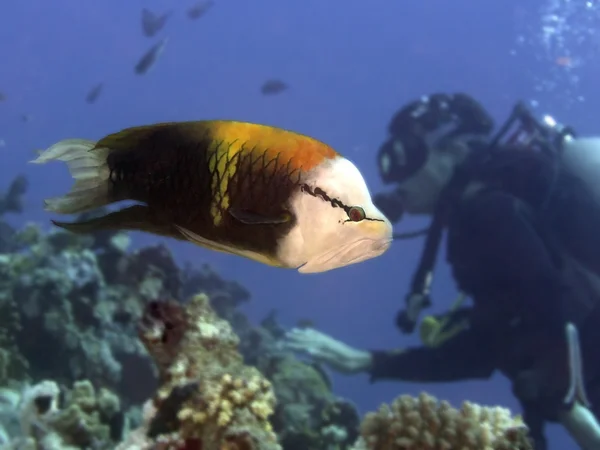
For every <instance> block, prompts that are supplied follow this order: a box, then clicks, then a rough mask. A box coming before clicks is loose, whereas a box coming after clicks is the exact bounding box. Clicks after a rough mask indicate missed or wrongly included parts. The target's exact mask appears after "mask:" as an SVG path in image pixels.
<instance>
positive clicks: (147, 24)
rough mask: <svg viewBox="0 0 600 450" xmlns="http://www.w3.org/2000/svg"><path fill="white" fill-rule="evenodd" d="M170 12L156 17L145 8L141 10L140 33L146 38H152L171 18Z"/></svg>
mask: <svg viewBox="0 0 600 450" xmlns="http://www.w3.org/2000/svg"><path fill="white" fill-rule="evenodd" d="M171 14H172V13H171V11H168V12H166V13H164V14H161V15H157V14H155V13H153V12H152V11H150V10H149V9H147V8H144V9H142V31H143V32H144V35H146V36H148V37H154V36H155V35H156V33H158V32H159V31H160V30H162V29H163V28H164V26H165V24H166V23H167V20H169V17H171Z"/></svg>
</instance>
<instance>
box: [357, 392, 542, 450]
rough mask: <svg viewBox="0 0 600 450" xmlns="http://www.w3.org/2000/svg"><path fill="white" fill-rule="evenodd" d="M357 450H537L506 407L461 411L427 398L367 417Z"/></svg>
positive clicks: (410, 400) (404, 400)
mask: <svg viewBox="0 0 600 450" xmlns="http://www.w3.org/2000/svg"><path fill="white" fill-rule="evenodd" d="M361 436H362V437H361V438H360V439H359V441H358V442H357V443H356V445H355V446H354V448H353V450H453V449H461V450H531V449H532V448H533V447H532V446H531V443H530V442H529V439H528V438H527V429H526V427H525V426H524V425H523V423H522V421H521V420H518V419H513V418H512V417H511V414H510V411H509V410H507V409H505V408H500V407H496V408H488V407H482V406H478V405H475V404H472V403H468V402H465V403H464V404H463V406H462V407H461V409H460V410H457V409H454V408H452V407H451V406H450V404H449V403H447V402H443V401H442V402H439V401H438V400H437V399H435V398H434V397H432V396H429V395H427V394H425V393H422V394H421V395H420V396H419V397H418V398H413V397H410V396H401V397H399V398H398V399H396V400H395V401H394V402H393V403H392V405H391V406H388V405H383V406H382V407H381V408H380V409H379V411H378V412H375V413H369V414H367V415H366V416H365V419H364V420H363V423H362V425H361Z"/></svg>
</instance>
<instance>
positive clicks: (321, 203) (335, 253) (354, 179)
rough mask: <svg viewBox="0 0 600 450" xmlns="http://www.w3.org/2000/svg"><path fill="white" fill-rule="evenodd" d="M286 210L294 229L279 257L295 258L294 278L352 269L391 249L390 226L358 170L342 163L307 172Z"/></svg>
mask: <svg viewBox="0 0 600 450" xmlns="http://www.w3.org/2000/svg"><path fill="white" fill-rule="evenodd" d="M290 205H291V209H292V211H293V213H294V216H295V218H296V225H295V227H294V228H293V229H292V230H291V232H290V234H289V235H288V236H286V238H285V240H284V241H283V242H281V244H280V251H281V252H283V254H288V255H292V254H294V255H296V256H297V257H298V258H299V259H298V261H296V263H298V264H297V266H296V267H298V266H299V267H298V271H299V272H302V273H314V272H325V271H328V270H332V269H336V268H339V267H344V266H348V265H350V264H356V263H359V262H361V261H365V260H368V259H371V258H375V257H377V256H379V255H381V254H383V253H384V252H385V251H386V250H387V249H388V248H389V247H390V245H391V242H392V225H391V223H390V221H389V220H388V219H387V218H386V217H385V215H384V214H383V213H382V212H381V211H380V210H379V209H378V208H377V207H376V206H375V205H374V203H373V201H372V199H371V195H370V193H369V189H368V188H367V184H366V182H365V180H364V178H363V176H362V174H361V173H360V171H359V170H358V168H357V167H356V166H355V165H354V164H353V163H352V162H351V161H349V160H347V159H345V158H343V157H340V156H337V157H335V158H333V159H328V160H326V161H325V162H323V163H321V164H320V165H318V166H316V167H315V168H313V169H312V170H311V171H310V172H309V173H308V174H307V176H306V177H305V179H304V180H303V183H302V184H301V185H300V188H299V189H298V191H297V192H295V193H294V195H293V196H292V198H291V199H290ZM284 258H285V257H284ZM288 260H289V259H288Z"/></svg>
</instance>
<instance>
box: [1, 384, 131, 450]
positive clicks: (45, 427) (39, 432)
mask: <svg viewBox="0 0 600 450" xmlns="http://www.w3.org/2000/svg"><path fill="white" fill-rule="evenodd" d="M5 395H6V394H5ZM13 396H14V399H13V402H15V404H16V406H17V408H15V409H14V411H15V417H7V415H5V416H4V420H3V422H6V423H7V424H8V423H9V422H13V426H14V424H15V423H18V424H19V425H20V429H21V430H20V431H21V436H20V437H17V438H15V439H13V440H10V441H9V439H8V437H5V442H4V444H5V445H4V446H3V447H2V448H3V449H6V450H13V449H14V450H21V449H23V450H29V449H33V450H36V449H39V448H41V449H49V450H50V449H51V450H55V449H56V450H59V449H60V450H74V449H82V448H93V449H97V450H104V449H106V450H112V449H113V448H114V447H115V445H116V443H117V442H119V441H120V440H121V438H122V435H123V430H124V424H125V416H124V415H123V414H122V412H121V407H120V403H119V398H118V397H117V396H116V395H115V394H114V393H112V392H110V391H108V390H106V389H101V390H100V391H99V392H97V393H96V391H95V389H94V387H93V386H92V385H91V383H90V382H89V381H81V382H77V383H75V384H74V386H73V388H72V389H71V390H66V392H65V390H61V389H60V388H59V386H58V385H57V384H56V383H55V382H53V381H47V380H46V381H42V382H40V383H38V384H36V385H34V386H31V387H27V388H25V389H24V391H23V393H22V394H18V393H13ZM63 396H64V398H65V406H64V407H63V406H61V404H60V403H61V398H62V397H63ZM16 398H18V401H17V400H16ZM5 434H6V432H5ZM0 443H1V442H0Z"/></svg>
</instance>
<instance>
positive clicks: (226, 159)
mask: <svg viewBox="0 0 600 450" xmlns="http://www.w3.org/2000/svg"><path fill="white" fill-rule="evenodd" d="M206 127H207V128H206V131H207V133H208V135H209V137H210V140H211V141H212V144H211V147H210V148H209V150H208V151H207V162H208V167H209V171H210V173H211V174H212V179H211V190H212V198H213V202H212V205H211V208H210V213H211V216H212V218H213V223H214V225H215V226H218V225H220V224H221V223H222V221H223V213H224V212H225V211H227V209H228V208H229V206H230V204H231V199H230V197H229V194H228V187H229V183H230V181H231V180H232V179H233V178H234V177H235V176H236V174H237V170H238V168H239V164H238V162H239V159H240V158H244V157H245V156H247V155H246V154H251V156H252V157H253V160H254V161H256V162H255V167H253V170H256V171H263V172H264V171H267V172H268V173H269V174H272V173H273V171H275V170H277V169H279V168H281V167H282V166H286V167H288V168H289V173H288V175H289V176H292V175H293V173H292V172H297V171H300V172H308V171H310V170H311V169H313V168H314V167H316V166H317V165H318V164H320V163H322V162H323V161H324V160H326V159H332V158H335V157H337V156H338V153H337V152H336V151H335V150H333V148H331V147H330V146H328V145H327V144H324V143H323V142H320V141H318V140H316V139H313V138H311V137H308V136H305V135H302V134H298V133H294V132H292V131H287V130H282V129H279V128H273V127H270V126H267V125H259V124H253V123H246V122H234V121H210V122H206ZM275 160H277V164H273V162H274V161H275ZM248 175H249V174H244V176H248Z"/></svg>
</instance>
